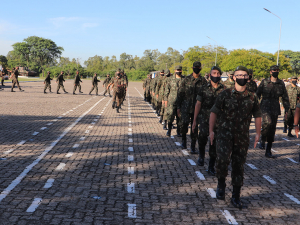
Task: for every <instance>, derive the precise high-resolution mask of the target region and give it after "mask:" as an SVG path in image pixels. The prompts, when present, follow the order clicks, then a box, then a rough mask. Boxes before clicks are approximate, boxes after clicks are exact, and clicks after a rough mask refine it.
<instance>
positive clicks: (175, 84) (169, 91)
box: [164, 76, 184, 111]
mask: <svg viewBox="0 0 300 225" xmlns="http://www.w3.org/2000/svg"><path fill="white" fill-rule="evenodd" d="M183 80H184V79H183V78H182V77H181V78H176V76H174V77H172V78H169V80H168V82H167V84H166V88H165V93H164V100H165V101H168V106H167V111H168V110H169V109H170V110H173V109H175V108H177V105H176V103H177V98H178V89H179V87H180V85H181V83H182V81H183Z"/></svg>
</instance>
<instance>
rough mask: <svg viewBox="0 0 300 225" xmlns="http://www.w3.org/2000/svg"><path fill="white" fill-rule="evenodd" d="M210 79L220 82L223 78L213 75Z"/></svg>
mask: <svg viewBox="0 0 300 225" xmlns="http://www.w3.org/2000/svg"><path fill="white" fill-rule="evenodd" d="M210 79H211V81H212V82H214V83H218V82H219V81H220V80H221V77H213V76H210Z"/></svg>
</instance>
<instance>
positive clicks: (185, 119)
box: [180, 110, 198, 143]
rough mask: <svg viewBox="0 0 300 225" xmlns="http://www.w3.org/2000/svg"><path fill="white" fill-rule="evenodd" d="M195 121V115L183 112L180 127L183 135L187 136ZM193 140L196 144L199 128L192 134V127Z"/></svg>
mask: <svg viewBox="0 0 300 225" xmlns="http://www.w3.org/2000/svg"><path fill="white" fill-rule="evenodd" d="M193 120H194V113H185V112H182V110H181V115H180V127H181V133H182V134H183V135H184V134H187V132H188V130H189V124H190V122H191V121H193ZM190 134H191V139H192V142H193V143H196V141H197V138H198V126H196V128H195V132H194V133H193V132H192V126H191V131H190Z"/></svg>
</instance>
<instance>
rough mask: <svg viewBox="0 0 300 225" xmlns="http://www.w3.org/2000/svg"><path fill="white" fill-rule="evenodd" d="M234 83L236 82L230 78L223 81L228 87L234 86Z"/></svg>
mask: <svg viewBox="0 0 300 225" xmlns="http://www.w3.org/2000/svg"><path fill="white" fill-rule="evenodd" d="M234 84H235V82H234V81H230V80H229V78H228V79H227V80H226V81H224V82H223V85H224V86H225V87H226V88H234Z"/></svg>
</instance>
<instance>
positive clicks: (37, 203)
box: [26, 198, 42, 213]
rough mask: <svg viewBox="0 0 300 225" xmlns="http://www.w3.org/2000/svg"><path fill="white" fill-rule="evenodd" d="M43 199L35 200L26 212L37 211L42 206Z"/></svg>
mask: <svg viewBox="0 0 300 225" xmlns="http://www.w3.org/2000/svg"><path fill="white" fill-rule="evenodd" d="M41 202H42V199H41V198H35V199H34V200H33V202H32V204H31V205H30V206H29V208H28V209H27V210H26V212H29V213H32V212H34V211H35V210H36V208H37V207H38V206H39V205H40V204H41Z"/></svg>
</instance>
